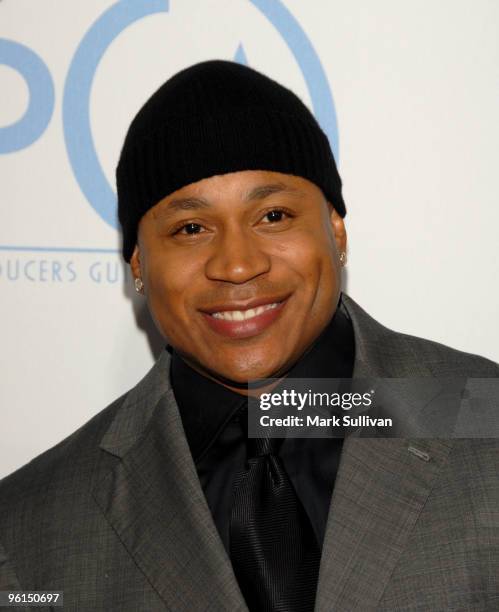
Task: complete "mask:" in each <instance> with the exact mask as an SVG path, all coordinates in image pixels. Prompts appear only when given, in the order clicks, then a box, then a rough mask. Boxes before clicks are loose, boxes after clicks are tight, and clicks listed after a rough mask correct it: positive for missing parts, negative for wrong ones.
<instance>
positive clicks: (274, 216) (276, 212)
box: [263, 208, 291, 223]
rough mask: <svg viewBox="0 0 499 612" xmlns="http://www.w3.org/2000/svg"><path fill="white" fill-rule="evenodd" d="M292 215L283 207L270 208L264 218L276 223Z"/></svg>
mask: <svg viewBox="0 0 499 612" xmlns="http://www.w3.org/2000/svg"><path fill="white" fill-rule="evenodd" d="M290 216H291V215H289V214H288V213H287V212H286V211H285V210H283V209H281V208H274V209H272V210H269V212H268V213H265V216H264V217H263V218H264V219H267V223H276V222H278V221H282V220H283V219H285V218H286V217H290Z"/></svg>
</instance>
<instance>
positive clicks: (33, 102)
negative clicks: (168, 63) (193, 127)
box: [0, 0, 338, 252]
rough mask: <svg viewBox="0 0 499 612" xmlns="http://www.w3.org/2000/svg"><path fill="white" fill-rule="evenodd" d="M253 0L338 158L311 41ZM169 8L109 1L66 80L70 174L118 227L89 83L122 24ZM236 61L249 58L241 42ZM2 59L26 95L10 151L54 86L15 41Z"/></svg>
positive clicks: (7, 139) (33, 127)
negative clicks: (294, 67) (293, 65)
mask: <svg viewBox="0 0 499 612" xmlns="http://www.w3.org/2000/svg"><path fill="white" fill-rule="evenodd" d="M251 2H252V4H253V5H254V6H255V7H256V8H257V9H258V10H259V11H260V12H261V13H262V14H263V15H264V16H265V17H266V18H267V19H268V20H269V21H270V23H271V24H272V25H273V26H274V28H275V29H276V30H277V32H278V33H279V35H280V36H281V37H282V38H283V40H284V41H285V42H286V44H287V46H288V48H289V49H290V51H291V53H292V54H293V56H294V58H295V60H296V62H297V64H298V66H299V68H300V70H301V72H302V73H303V76H304V78H305V81H306V84H307V87H308V90H309V93H310V97H311V100H312V107H313V112H314V114H315V116H316V118H317V120H318V121H319V123H320V124H321V126H322V128H323V130H324V131H325V132H326V134H327V135H328V137H329V141H330V143H331V146H332V149H333V152H334V155H335V157H336V159H337V158H338V129H337V122H336V113H335V109H334V103H333V98H332V95H331V91H330V89H329V85H328V82H327V78H326V74H325V72H324V69H323V67H322V65H321V62H320V60H319V58H318V56H317V54H316V52H315V50H314V48H313V46H312V44H311V42H310V40H309V39H308V37H307V35H306V34H305V32H304V31H303V30H302V28H301V27H300V25H299V24H298V22H297V21H296V19H295V18H294V17H293V15H292V14H291V13H290V12H289V11H288V9H287V8H286V7H285V6H284V4H283V3H282V2H281V1H280V0H251ZM169 8H170V6H169V0H142V2H137V1H136V0H120V1H119V2H116V4H113V5H112V6H111V7H110V8H109V9H108V10H106V11H105V12H104V13H103V14H102V15H101V16H100V17H99V18H98V19H97V20H96V21H95V22H94V23H93V25H92V26H91V27H90V29H89V30H88V32H87V33H86V34H85V36H84V37H83V39H82V41H81V42H80V44H79V46H78V48H77V50H76V52H75V55H74V57H73V60H72V62H71V65H70V67H69V71H68V75H67V78H66V82H65V86H64V96H63V105H62V109H63V127H64V137H65V142H66V148H67V152H68V156H69V160H70V162H71V166H72V168H73V172H74V175H75V177H76V180H77V182H78V184H79V186H80V188H81V190H82V192H83V193H84V195H85V197H86V198H87V200H88V202H89V203H90V204H91V206H92V207H93V209H94V210H95V211H96V212H97V213H98V214H99V216H100V217H101V218H102V219H103V220H104V221H105V222H106V223H108V224H109V225H110V226H112V227H115V228H116V227H117V216H116V194H115V192H114V189H113V188H112V187H111V185H110V184H109V182H108V181H107V179H106V177H105V175H104V172H103V170H102V167H101V165H100V163H99V160H98V157H97V152H96V150H95V145H94V140H93V137H92V130H91V126H90V117H89V105H90V93H91V90H92V83H93V79H94V76H95V72H96V70H97V67H98V65H99V62H100V61H101V59H102V57H103V56H104V54H105V52H106V51H107V49H108V47H109V46H110V44H111V43H112V42H113V41H114V39H115V38H116V37H117V36H118V35H119V34H121V32H122V31H123V30H124V29H126V28H127V27H128V26H130V25H132V24H133V23H135V22H136V21H137V20H139V19H142V18H143V17H145V16H147V15H152V14H154V13H160V12H168V11H169ZM234 59H235V60H236V61H238V62H241V63H247V59H246V54H245V52H244V49H243V47H242V46H241V45H240V46H239V48H238V49H237V51H236V54H235V56H234ZM0 63H3V64H7V65H9V66H11V67H12V68H14V69H15V70H17V71H18V72H19V73H20V74H21V75H22V76H23V77H24V79H25V80H26V82H27V84H28V88H29V96H30V100H29V105H28V109H27V111H26V113H25V115H24V116H23V117H22V118H21V119H20V120H19V121H17V122H16V123H14V124H12V125H10V126H7V127H3V128H0V143H1V145H0V153H10V152H12V151H18V150H19V149H22V148H24V147H27V146H29V145H30V144H32V143H33V142H34V141H35V140H36V139H37V138H39V137H40V136H41V134H42V133H43V132H44V130H45V129H46V127H47V125H48V123H49V121H50V118H51V116H52V111H53V108H54V85H53V82H52V78H51V76H50V72H49V70H48V68H47V66H46V65H45V63H44V62H43V60H42V59H41V58H40V57H39V56H38V55H36V54H35V53H34V52H33V51H31V50H30V49H28V48H27V47H24V46H23V45H20V44H19V43H16V42H13V41H9V40H4V39H0ZM54 250H59V249H54ZM61 250H62V249H61ZM68 250H71V249H68ZM74 250H78V249H74ZM98 250H99V251H101V252H102V251H105V249H98Z"/></svg>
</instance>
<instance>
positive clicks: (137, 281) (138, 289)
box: [134, 278, 144, 293]
mask: <svg viewBox="0 0 499 612" xmlns="http://www.w3.org/2000/svg"><path fill="white" fill-rule="evenodd" d="M134 284H135V291H136V292H137V293H144V283H143V282H142V279H141V278H136V279H135V281H134Z"/></svg>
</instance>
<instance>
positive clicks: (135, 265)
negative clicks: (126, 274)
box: [130, 244, 142, 278]
mask: <svg viewBox="0 0 499 612" xmlns="http://www.w3.org/2000/svg"><path fill="white" fill-rule="evenodd" d="M130 268H131V269H132V274H133V277H134V278H142V273H141V271H140V250H139V247H138V245H137V244H136V245H135V248H134V250H133V253H132V257H131V258H130Z"/></svg>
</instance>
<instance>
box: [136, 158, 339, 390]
mask: <svg viewBox="0 0 499 612" xmlns="http://www.w3.org/2000/svg"><path fill="white" fill-rule="evenodd" d="M345 250H346V233H345V227H344V224H343V219H342V218H341V217H340V216H339V215H338V214H337V213H336V211H334V210H333V208H332V206H331V205H330V204H329V203H328V202H327V201H326V200H325V198H324V195H323V193H322V191H321V190H320V189H319V188H318V187H316V186H315V185H314V184H313V183H311V182H310V181H308V180H306V179H304V178H300V177H297V176H291V175H288V174H281V173H277V172H267V171H260V170H258V171H253V170H248V171H244V172H234V173H231V174H224V175H220V176H213V177H211V178H208V179H204V180H201V181H198V182H197V183H192V184H190V185H187V186H185V187H183V188H182V189H179V190H178V191H176V192H174V193H172V194H170V195H169V196H167V197H166V198H164V199H163V200H161V202H159V203H158V204H156V205H155V206H154V207H153V208H151V209H150V210H149V211H148V212H147V213H146V214H145V215H144V216H143V217H142V219H141V221H140V224H139V231H138V241H137V246H136V247H135V251H134V253H133V256H132V259H131V262H130V264H131V267H132V272H133V275H134V276H135V277H140V278H142V280H143V283H144V291H145V294H146V298H147V302H148V306H149V309H150V311H151V314H152V317H153V319H154V321H155V323H156V325H157V327H158V329H159V330H160V332H161V333H162V335H163V336H164V337H165V338H166V339H167V341H168V342H169V343H170V344H171V345H172V346H173V347H174V348H175V349H176V350H177V351H178V353H179V354H181V355H182V357H183V358H184V359H185V360H186V361H187V362H188V363H190V364H191V365H192V366H193V367H194V368H196V369H197V370H198V371H200V372H202V373H204V374H205V375H208V376H211V377H214V378H216V379H218V380H222V381H223V382H224V384H227V386H230V381H233V382H235V383H239V384H240V383H245V382H247V381H250V380H255V379H259V378H266V377H277V376H280V375H282V374H284V373H285V372H286V371H287V370H288V369H289V368H290V367H291V366H292V365H293V364H294V363H295V362H296V361H297V360H298V359H299V357H300V356H301V355H302V354H303V353H304V352H305V351H306V350H307V348H308V347H309V346H310V345H311V344H312V343H313V342H314V340H315V339H316V338H317V337H318V336H319V334H320V333H321V332H322V330H323V329H324V328H325V326H326V325H327V324H328V322H329V321H330V319H331V317H332V315H333V314H334V311H335V309H336V305H337V303H338V299H339V294H340V263H339V252H340V251H345Z"/></svg>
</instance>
